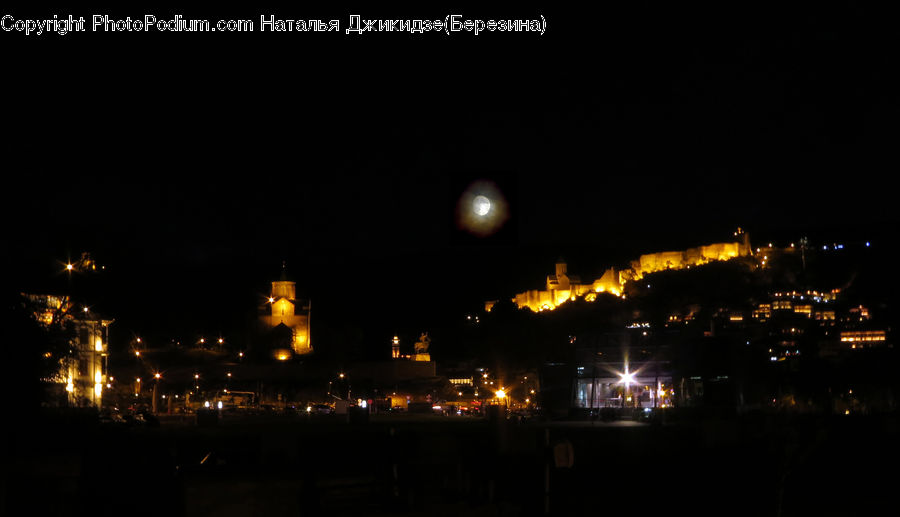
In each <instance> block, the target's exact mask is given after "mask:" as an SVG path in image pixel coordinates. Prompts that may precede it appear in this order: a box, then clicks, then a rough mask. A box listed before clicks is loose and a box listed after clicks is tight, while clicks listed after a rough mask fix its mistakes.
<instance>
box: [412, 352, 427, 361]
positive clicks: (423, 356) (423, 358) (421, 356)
mask: <svg viewBox="0 0 900 517" xmlns="http://www.w3.org/2000/svg"><path fill="white" fill-rule="evenodd" d="M413 361H431V354H429V353H428V352H425V353H423V354H415V355H413Z"/></svg>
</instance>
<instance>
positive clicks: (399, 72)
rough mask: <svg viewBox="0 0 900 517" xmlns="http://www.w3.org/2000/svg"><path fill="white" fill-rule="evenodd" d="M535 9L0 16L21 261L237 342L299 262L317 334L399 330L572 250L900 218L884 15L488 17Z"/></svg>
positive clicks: (840, 233)
mask: <svg viewBox="0 0 900 517" xmlns="http://www.w3.org/2000/svg"><path fill="white" fill-rule="evenodd" d="M754 8H756V6H754ZM95 10H96V9H95ZM90 12H93V11H92V10H90V9H86V10H85V13H90ZM248 12H249V14H247V13H242V14H241V15H242V16H251V17H256V18H258V13H256V11H253V10H252V9H251V10H249V11H248ZM350 12H357V10H346V11H345V10H340V9H338V10H335V11H333V12H332V11H326V12H323V13H321V15H320V17H322V18H326V19H327V18H340V19H342V23H343V20H345V19H346V18H347V15H348V14H349V13H350ZM534 13H541V14H544V16H546V18H547V20H548V31H547V33H546V34H545V35H544V36H542V37H537V36H534V35H524V34H502V35H501V34H487V35H480V36H478V37H477V38H476V37H474V36H460V37H459V38H456V39H450V38H448V37H446V36H443V37H441V36H435V37H433V38H431V37H429V38H416V37H412V36H409V35H405V36H404V35H393V34H369V35H364V36H363V37H360V38H348V37H345V36H344V35H343V34H341V35H334V34H329V35H324V36H325V37H319V38H318V39H316V40H315V42H314V44H313V42H311V40H310V38H309V37H308V36H306V39H303V38H304V37H303V36H297V35H268V36H267V35H261V34H253V35H244V37H238V36H234V37H226V36H221V37H211V36H210V37H203V38H201V37H199V36H197V35H175V36H170V37H168V38H163V37H162V36H154V35H152V34H151V35H145V36H141V35H97V34H94V35H91V34H86V35H75V34H70V35H69V39H63V38H59V37H56V38H55V39H54V38H44V39H42V40H28V39H25V38H24V37H22V36H21V35H19V34H7V33H4V34H2V36H3V45H4V46H6V45H7V43H9V44H10V46H11V47H12V49H13V51H12V52H9V53H8V54H9V55H10V56H11V57H10V59H9V60H8V62H7V65H8V67H9V69H12V70H17V73H16V74H15V79H12V80H11V82H12V83H14V84H13V85H12V88H13V92H12V93H11V94H10V95H9V96H7V98H6V101H5V102H4V107H3V117H4V124H3V127H4V139H3V140H4V151H3V165H2V167H3V170H4V172H5V173H6V174H5V180H4V187H3V189H2V191H3V194H2V206H3V208H2V210H3V214H2V216H3V221H4V222H3V225H4V228H3V234H4V237H3V240H4V242H5V244H4V253H3V256H4V257H3V260H4V261H5V263H6V267H5V270H6V271H7V272H8V279H9V280H11V284H13V288H14V289H19V290H41V289H45V290H46V289H51V288H53V287H54V286H56V285H59V284H60V283H62V285H65V281H64V277H62V275H59V274H58V271H60V270H61V264H62V263H64V262H65V261H66V260H69V259H77V258H78V256H80V254H81V252H83V251H88V252H91V253H92V255H93V256H94V258H95V259H96V260H97V261H98V262H99V263H100V264H104V265H106V266H107V270H106V271H105V272H104V277H105V278H104V279H103V280H102V282H101V281H97V283H98V285H102V289H100V288H99V287H98V290H97V291H95V292H96V293H97V294H96V296H97V298H98V300H97V301H96V303H97V304H98V310H102V311H103V312H104V313H105V314H109V315H110V316H112V317H115V318H116V319H117V322H118V323H117V325H116V327H117V332H120V333H121V334H120V336H124V335H126V333H128V332H133V333H142V334H145V333H151V334H154V335H158V336H179V337H181V336H184V335H186V334H190V333H205V334H208V335H209V334H212V333H215V332H223V333H226V334H229V335H239V334H240V329H241V328H243V327H242V326H241V325H242V324H241V323H239V322H242V321H244V320H246V319H248V318H252V316H253V315H254V314H255V310H256V303H257V302H258V301H259V299H260V297H261V296H262V295H264V294H265V293H266V292H267V289H268V282H270V281H271V280H274V279H276V278H277V276H278V275H279V273H280V270H281V266H282V261H284V262H286V264H287V271H288V273H289V275H290V276H291V277H292V278H293V279H294V280H295V281H297V282H298V289H299V290H300V291H301V292H302V293H303V294H304V295H308V296H310V297H311V298H312V300H313V307H314V310H315V311H316V312H314V313H313V328H314V330H313V332H314V333H315V332H316V330H315V328H316V327H315V325H316V324H317V323H316V322H317V320H316V318H317V317H318V318H321V319H320V320H319V321H322V320H324V321H325V322H326V324H328V325H332V326H335V327H338V326H341V325H344V324H346V325H347V326H348V327H354V328H360V329H363V332H364V334H365V337H364V340H365V341H366V342H367V343H371V344H372V346H375V344H377V343H379V342H380V341H379V340H382V341H384V342H385V343H386V342H387V339H389V335H388V334H389V333H391V332H397V331H407V332H418V331H420V330H428V327H429V326H430V325H438V324H441V322H442V321H443V319H446V318H451V319H452V318H458V317H462V315H463V314H465V312H466V311H471V310H477V309H479V308H480V307H481V306H482V303H483V301H485V300H487V299H497V298H505V297H508V296H511V295H513V294H515V293H516V292H520V291H524V290H526V289H533V288H538V287H540V286H541V284H542V283H543V277H544V275H546V274H548V273H549V272H550V271H551V270H552V267H553V262H554V261H555V260H556V259H557V258H558V257H560V256H562V257H564V258H566V259H567V260H568V261H569V263H570V271H571V272H574V273H576V274H578V273H580V274H581V275H582V277H583V278H585V279H587V280H590V279H592V278H594V277H595V276H599V274H601V273H602V271H603V269H605V268H606V267H609V266H616V265H619V266H622V265H625V263H626V261H627V260H629V259H632V258H636V257H637V256H638V255H639V254H641V253H645V252H652V251H661V250H666V249H683V248H687V247H691V246H696V245H699V244H704V243H708V242H715V241H719V240H725V239H727V238H728V237H730V236H731V232H732V231H733V230H734V228H736V227H737V226H742V227H744V228H746V229H748V230H749V232H750V234H751V238H755V239H761V240H766V241H769V240H775V241H776V242H781V243H787V242H790V241H793V240H796V239H798V238H799V237H801V236H804V235H807V236H809V237H810V239H811V240H813V241H816V240H822V241H829V240H833V239H844V240H848V239H849V240H868V239H872V240H876V242H878V239H882V240H881V242H884V240H883V239H884V238H886V237H888V236H891V235H893V227H894V224H895V223H896V222H897V215H896V214H897V211H896V210H895V209H894V206H895V203H896V193H895V191H894V190H893V189H892V188H891V187H890V186H889V185H890V182H891V177H892V175H894V174H896V171H897V160H896V155H895V152H894V150H893V144H895V142H896V137H897V129H896V122H895V119H896V115H897V88H896V86H897V85H896V81H895V69H896V61H897V60H896V48H898V47H897V45H896V33H895V30H894V29H893V28H892V27H890V26H889V25H888V22H889V20H888V19H886V17H884V16H880V15H878V13H869V12H862V11H858V10H853V9H849V8H847V9H846V10H833V11H828V12H824V11H823V12H815V11H805V12H781V11H779V12H775V11H771V10H767V9H764V8H759V10H758V11H755V12H754V11H746V12H744V11H742V12H737V11H731V12H725V11H720V12H710V11H703V12H700V11H699V10H697V11H683V10H676V9H673V8H667V10H658V9H648V10H647V12H643V11H638V10H633V11H625V10H616V11H612V10H610V11H595V12H584V11H570V12H563V11H559V10H553V9H550V8H546V9H541V8H520V9H519V10H518V11H517V10H515V9H513V10H512V11H509V12H507V11H502V12H497V13H475V12H472V13H469V14H468V15H469V16H472V17H476V15H477V16H481V17H485V18H489V17H492V16H494V17H500V16H501V15H505V16H508V17H512V18H515V17H520V18H527V17H531V15H532V14H534ZM76 14H78V13H76ZM124 14H133V13H124ZM124 14H123V15H124ZM191 14H193V15H194V16H195V17H208V18H215V17H216V15H215V14H212V13H187V12H186V13H185V15H186V16H189V15H191ZM316 14H317V13H305V14H304V16H308V17H315V15H316ZM362 14H364V16H365V15H368V16H370V17H373V18H375V17H383V18H388V17H404V18H410V17H416V16H422V17H425V16H426V15H427V13H422V14H420V13H412V12H408V13H394V12H391V13H388V12H385V13H380V12H377V13H376V12H370V13H368V14H366V13H362ZM85 15H87V14H85ZM17 16H20V17H24V16H26V13H24V12H22V13H18V14H17ZM283 16H285V17H288V16H289V13H283ZM440 16H441V17H442V16H443V15H440ZM207 36H209V35H207ZM318 36H323V35H318ZM477 180H488V181H490V182H492V183H493V184H494V185H495V186H496V188H497V189H498V190H499V191H500V192H502V194H503V195H504V197H505V199H506V201H507V202H508V204H509V208H510V218H509V220H508V221H507V222H506V224H505V225H504V226H503V228H502V229H501V230H500V231H499V232H498V233H496V234H494V235H492V236H490V237H487V238H476V237H472V236H471V235H468V234H467V233H465V232H462V231H460V230H459V229H458V228H457V227H456V225H455V219H454V210H455V207H456V203H457V201H458V199H459V197H460V196H461V195H462V193H463V192H464V191H465V190H466V188H467V187H468V186H469V185H470V184H472V183H473V182H474V181H477ZM92 281H94V280H91V279H88V278H76V279H75V282H76V283H87V282H92ZM82 285H83V284H82ZM392 329H393V330H392ZM160 339H162V337H160ZM314 339H315V334H314Z"/></svg>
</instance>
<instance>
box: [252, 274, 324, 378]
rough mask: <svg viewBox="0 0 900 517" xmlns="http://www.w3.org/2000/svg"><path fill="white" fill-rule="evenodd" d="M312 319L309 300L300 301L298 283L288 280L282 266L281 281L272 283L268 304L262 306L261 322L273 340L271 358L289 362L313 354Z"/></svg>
mask: <svg viewBox="0 0 900 517" xmlns="http://www.w3.org/2000/svg"><path fill="white" fill-rule="evenodd" d="M309 316H310V302H309V300H300V299H298V298H297V284H296V283H295V282H292V281H290V280H288V278H287V273H286V271H285V269H284V267H283V266H282V270H281V278H280V279H279V280H277V281H274V282H272V289H271V292H270V293H269V296H268V298H267V300H266V303H265V304H264V305H263V306H262V307H260V317H259V319H260V323H261V324H262V326H263V328H264V329H265V330H266V331H267V332H268V333H269V334H270V336H271V338H272V339H271V340H270V346H269V348H268V354H269V355H270V358H272V359H275V360H278V361H289V360H291V359H293V358H294V357H295V356H302V355H307V354H311V353H312V351H313V348H312V343H311V341H310V333H309Z"/></svg>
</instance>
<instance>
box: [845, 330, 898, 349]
mask: <svg viewBox="0 0 900 517" xmlns="http://www.w3.org/2000/svg"><path fill="white" fill-rule="evenodd" d="M886 341H887V333H886V332H885V331H883V330H857V331H847V332H841V344H843V345H849V346H850V348H869V347H873V346H883V345H884V344H885V342H886Z"/></svg>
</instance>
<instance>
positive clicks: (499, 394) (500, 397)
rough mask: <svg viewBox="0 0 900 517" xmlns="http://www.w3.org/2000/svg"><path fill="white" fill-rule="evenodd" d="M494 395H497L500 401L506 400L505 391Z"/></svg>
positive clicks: (498, 391)
mask: <svg viewBox="0 0 900 517" xmlns="http://www.w3.org/2000/svg"><path fill="white" fill-rule="evenodd" d="M494 395H496V396H497V398H498V399H503V398H506V392H505V391H503V390H497V391H496V392H494Z"/></svg>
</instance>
